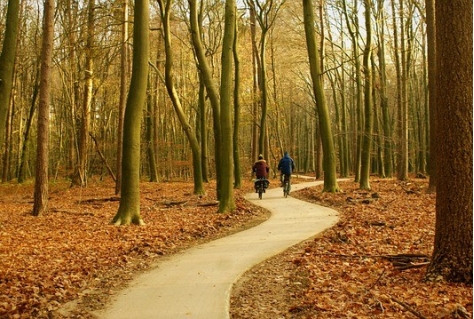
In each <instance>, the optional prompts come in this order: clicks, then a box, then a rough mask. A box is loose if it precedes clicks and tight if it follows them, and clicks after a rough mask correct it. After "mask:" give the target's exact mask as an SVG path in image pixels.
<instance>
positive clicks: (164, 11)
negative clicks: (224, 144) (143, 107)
mask: <svg viewBox="0 0 474 319" xmlns="http://www.w3.org/2000/svg"><path fill="white" fill-rule="evenodd" d="M171 2H172V1H171V0H168V1H166V3H163V1H162V0H160V1H159V4H160V9H161V15H162V20H163V33H164V38H165V52H166V65H165V82H166V88H167V90H168V94H169V96H170V99H171V102H172V103H173V107H174V110H175V111H176V115H177V116H178V119H179V122H180V124H181V127H182V128H183V130H184V132H185V134H186V137H187V138H188V141H189V144H190V147H191V152H192V157H193V172H194V174H193V178H194V194H204V193H205V191H204V184H203V180H202V170H201V169H202V166H201V149H200V146H199V143H198V140H197V138H196V135H195V134H194V133H193V131H192V130H191V126H190V125H189V123H188V120H187V118H186V114H185V113H184V111H183V108H182V106H181V101H180V99H179V96H178V93H177V92H176V88H175V85H174V78H173V52H172V50H171V32H170V24H169V22H170V21H169V20H170V14H171V12H170V10H171ZM191 10H192V9H191Z"/></svg>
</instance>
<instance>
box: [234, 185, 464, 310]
mask: <svg viewBox="0 0 474 319" xmlns="http://www.w3.org/2000/svg"><path fill="white" fill-rule="evenodd" d="M340 186H341V188H342V189H343V191H342V192H340V193H336V194H329V193H322V187H321V186H318V187H314V188H307V189H303V190H301V191H299V192H296V193H293V194H292V196H295V197H298V198H300V199H302V200H306V201H310V202H313V203H316V204H320V205H323V206H330V207H333V208H335V209H336V210H337V211H339V213H340V221H339V222H338V223H337V225H336V226H335V227H333V228H331V229H329V230H327V231H325V232H323V233H322V234H320V235H319V236H317V237H316V238H314V239H312V240H309V241H307V242H304V243H302V244H300V245H297V246H295V247H292V248H291V249H289V250H288V251H286V252H285V253H283V254H281V255H278V256H276V257H275V258H271V259H269V260H267V261H265V262H264V263H262V264H260V265H258V266H256V267H254V268H253V269H251V270H250V271H248V272H247V273H246V274H245V275H244V276H243V277H242V278H241V280H240V281H239V282H238V283H237V284H236V285H235V289H234V290H233V295H232V297H231V318H234V319H235V318H258V319H267V318H268V319H270V318H272V319H276V318H444V319H447V318H471V317H472V286H466V285H460V284H448V283H445V282H443V281H441V280H438V281H435V282H425V281H424V275H425V271H426V263H427V260H428V259H429V256H430V255H431V253H432V250H433V241H434V222H435V195H434V194H428V193H427V192H426V188H427V186H428V184H427V181H426V180H412V181H410V182H400V181H396V180H391V179H389V180H379V179H373V180H371V186H372V191H371V192H367V191H361V190H359V184H358V183H354V182H343V183H340ZM401 255H403V256H401ZM425 256H426V257H427V258H426V257H425ZM402 257H403V258H402ZM413 265H416V266H418V267H416V268H408V269H406V270H401V269H402V268H403V267H412V266H413Z"/></svg>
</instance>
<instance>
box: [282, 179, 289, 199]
mask: <svg viewBox="0 0 474 319" xmlns="http://www.w3.org/2000/svg"><path fill="white" fill-rule="evenodd" d="M289 193H290V184H289V183H288V182H285V185H284V186H283V195H284V196H285V197H288V194H289Z"/></svg>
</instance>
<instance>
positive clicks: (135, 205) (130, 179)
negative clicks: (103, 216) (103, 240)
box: [112, 0, 149, 225]
mask: <svg viewBox="0 0 474 319" xmlns="http://www.w3.org/2000/svg"><path fill="white" fill-rule="evenodd" d="M148 7H149V3H148V0H135V11H134V28H133V62H132V63H133V65H132V79H131V82H130V90H129V94H128V99H127V106H126V109H125V118H124V130H123V162H122V186H121V198H120V205H119V209H118V212H117V214H116V215H115V217H114V218H113V220H112V223H114V224H115V225H128V224H137V225H142V224H144V222H143V220H142V218H141V216H140V125H141V120H142V115H143V107H144V105H145V103H146V90H147V81H148V55H149V49H148V48H149V39H148V33H149V32H148V28H149V25H148V21H149V13H148V10H149V9H148Z"/></svg>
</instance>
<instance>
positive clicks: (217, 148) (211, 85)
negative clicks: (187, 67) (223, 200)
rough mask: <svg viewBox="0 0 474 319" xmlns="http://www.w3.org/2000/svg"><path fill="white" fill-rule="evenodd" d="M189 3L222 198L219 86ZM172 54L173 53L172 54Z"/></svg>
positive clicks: (193, 2) (192, 2)
mask: <svg viewBox="0 0 474 319" xmlns="http://www.w3.org/2000/svg"><path fill="white" fill-rule="evenodd" d="M188 3H189V21H190V27H191V39H192V42H193V47H194V52H195V54H196V59H197V60H198V66H199V71H200V72H201V77H202V80H203V81H204V85H205V86H206V90H207V94H208V96H209V101H210V103H211V107H212V113H213V114H212V115H213V126H214V152H215V154H214V156H215V165H216V189H217V197H218V198H220V196H221V195H220V189H221V187H220V184H221V179H222V176H221V175H220V172H221V165H222V161H221V153H222V142H221V136H222V134H221V121H220V118H221V115H220V112H221V111H220V98H219V91H218V89H217V86H216V84H215V82H214V79H213V78H212V72H211V68H210V67H209V63H208V61H207V58H206V53H205V50H204V48H203V45H202V38H201V36H202V35H201V31H200V25H199V20H198V14H197V4H196V0H188ZM170 54H171V52H170Z"/></svg>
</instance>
